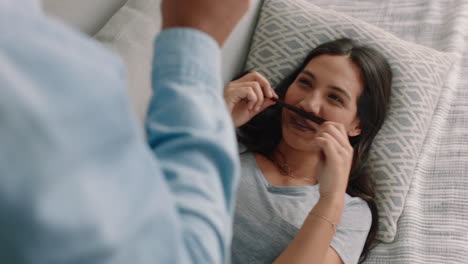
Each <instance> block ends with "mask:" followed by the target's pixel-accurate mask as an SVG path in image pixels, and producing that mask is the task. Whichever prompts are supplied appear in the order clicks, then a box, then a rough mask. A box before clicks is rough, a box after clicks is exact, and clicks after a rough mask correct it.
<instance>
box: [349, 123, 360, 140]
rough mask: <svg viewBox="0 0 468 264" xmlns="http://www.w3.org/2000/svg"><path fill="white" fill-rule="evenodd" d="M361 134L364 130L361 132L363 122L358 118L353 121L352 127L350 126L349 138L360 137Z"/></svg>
mask: <svg viewBox="0 0 468 264" xmlns="http://www.w3.org/2000/svg"><path fill="white" fill-rule="evenodd" d="M361 132H362V130H361V120H359V119H357V118H356V119H355V120H354V121H353V123H351V125H350V126H349V129H348V137H355V136H359V135H360V134H361Z"/></svg>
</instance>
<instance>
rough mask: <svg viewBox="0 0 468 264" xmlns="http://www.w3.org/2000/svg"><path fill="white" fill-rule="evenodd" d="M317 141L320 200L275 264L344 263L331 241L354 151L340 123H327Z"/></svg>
mask: <svg viewBox="0 0 468 264" xmlns="http://www.w3.org/2000/svg"><path fill="white" fill-rule="evenodd" d="M314 140H315V141H316V142H317V145H318V146H319V147H320V150H321V155H322V158H321V161H320V162H319V165H318V168H317V175H318V181H319V183H320V186H319V192H320V199H319V201H318V202H317V204H316V205H315V206H314V208H313V209H312V211H311V213H310V214H309V215H308V216H307V218H306V219H305V221H304V224H303V225H302V227H301V229H300V230H299V232H298V234H297V235H296V237H295V238H294V240H293V241H292V242H291V244H289V246H288V247H287V248H286V250H285V251H283V253H282V254H281V255H280V256H279V257H278V259H276V261H275V263H288V264H291V263H294V264H296V263H297V264H299V263H308V264H310V263H343V262H342V261H341V259H340V258H339V257H338V255H337V253H336V252H335V251H334V250H333V249H332V248H330V242H331V241H332V239H333V236H334V235H335V231H336V230H335V228H336V224H337V223H339V222H340V219H341V215H342V214H343V208H344V200H345V193H346V186H347V185H348V178H349V173H350V170H351V161H352V157H353V151H354V150H353V148H352V146H351V145H350V143H349V140H348V138H347V134H346V130H345V128H344V125H343V124H340V123H336V122H331V121H326V122H325V123H323V124H322V125H321V126H320V128H319V130H318V131H317V136H316V138H315V139H314Z"/></svg>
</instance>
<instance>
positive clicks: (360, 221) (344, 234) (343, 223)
mask: <svg viewBox="0 0 468 264" xmlns="http://www.w3.org/2000/svg"><path fill="white" fill-rule="evenodd" d="M371 224H372V214H371V211H370V209H369V206H368V205H367V203H366V202H365V201H364V200H362V199H360V198H352V201H350V202H349V203H348V204H346V206H345V209H344V211H343V215H342V217H341V220H340V223H339V224H338V227H337V231H336V234H335V237H334V238H333V240H332V242H331V245H330V246H331V247H332V248H333V249H334V250H335V251H336V252H337V253H338V255H339V256H340V258H341V260H342V261H343V263H344V264H354V263H358V261H359V257H360V256H361V252H362V249H363V248H364V244H365V242H366V239H367V234H368V233H369V230H370V227H371Z"/></svg>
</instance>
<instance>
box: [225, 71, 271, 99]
mask: <svg viewBox="0 0 468 264" xmlns="http://www.w3.org/2000/svg"><path fill="white" fill-rule="evenodd" d="M234 82H257V83H259V84H260V87H261V88H262V90H263V92H264V94H265V97H268V98H272V97H275V98H279V97H278V95H277V94H276V92H275V91H274V90H273V88H272V87H271V84H270V82H269V81H268V80H267V79H266V78H265V77H264V76H263V75H261V74H260V73H258V72H250V73H248V74H246V75H244V76H242V77H241V78H239V79H237V80H235V81H234Z"/></svg>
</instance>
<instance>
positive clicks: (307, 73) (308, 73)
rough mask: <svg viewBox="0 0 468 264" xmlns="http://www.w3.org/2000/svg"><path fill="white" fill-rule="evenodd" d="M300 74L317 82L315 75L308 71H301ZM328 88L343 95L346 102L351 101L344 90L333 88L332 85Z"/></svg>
mask: <svg viewBox="0 0 468 264" xmlns="http://www.w3.org/2000/svg"><path fill="white" fill-rule="evenodd" d="M301 73H303V74H305V75H307V76H309V77H310V78H312V79H314V80H317V78H316V77H315V75H314V74H313V73H312V72H310V71H308V70H303V71H302V72H301ZM328 87H329V88H331V89H333V90H335V91H337V92H339V93H341V94H343V95H344V96H346V97H347V98H348V100H351V95H349V93H348V92H347V91H346V90H345V89H343V88H341V87H338V86H334V85H329V86H328Z"/></svg>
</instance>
